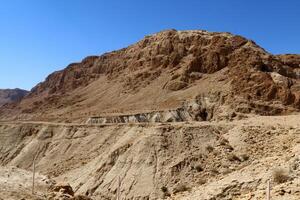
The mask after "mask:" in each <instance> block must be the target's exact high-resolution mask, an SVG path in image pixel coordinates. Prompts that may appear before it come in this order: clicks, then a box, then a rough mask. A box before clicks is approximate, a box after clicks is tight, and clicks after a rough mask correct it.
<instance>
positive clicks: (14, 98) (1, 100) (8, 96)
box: [0, 89, 29, 107]
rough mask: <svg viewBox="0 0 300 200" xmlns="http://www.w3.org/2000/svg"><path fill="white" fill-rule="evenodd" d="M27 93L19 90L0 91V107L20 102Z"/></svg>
mask: <svg viewBox="0 0 300 200" xmlns="http://www.w3.org/2000/svg"><path fill="white" fill-rule="evenodd" d="M28 93H29V92H28V91H26V90H21V89H5V90H0V107H1V106H2V105H4V104H6V103H13V102H18V101H21V100H22V99H23V97H24V96H26V95H27V94H28Z"/></svg>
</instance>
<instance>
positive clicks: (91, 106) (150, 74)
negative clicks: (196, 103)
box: [0, 30, 300, 121]
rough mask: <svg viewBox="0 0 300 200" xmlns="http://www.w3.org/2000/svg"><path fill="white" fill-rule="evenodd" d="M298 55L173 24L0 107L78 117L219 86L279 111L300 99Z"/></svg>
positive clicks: (253, 108) (157, 105)
mask: <svg viewBox="0 0 300 200" xmlns="http://www.w3.org/2000/svg"><path fill="white" fill-rule="evenodd" d="M299 63H300V62H299V56H298V55H279V56H274V55H271V54H269V53H268V52H266V51H265V50H264V49H262V48H261V47H259V46H258V45H256V44H255V43H254V42H253V41H250V40H247V39H245V38H243V37H241V36H235V35H232V34H229V33H210V32H206V31H176V30H168V31H163V32H160V33H157V34H154V35H151V36H146V37H145V38H144V39H143V40H141V41H139V42H138V43H136V44H134V45H131V46H129V47H127V48H124V49H121V50H118V51H114V52H111V53H106V54H104V55H102V56H91V57H87V58H85V59H84V60H82V62H80V63H73V64H70V65H69V66H68V67H67V68H66V69H64V70H62V71H58V72H55V73H53V74H51V75H49V76H48V77H47V79H46V80H45V81H44V82H42V83H40V84H38V85H37V86H36V87H34V88H33V89H32V91H31V92H30V94H29V95H28V96H27V97H26V98H25V99H24V100H22V101H21V102H20V103H18V104H16V105H8V106H6V107H5V108H4V109H2V110H1V111H0V113H1V118H6V117H8V116H9V115H10V116H11V117H14V116H19V117H21V118H26V119H42V118H43V119H45V120H57V119H61V120H62V119H69V120H72V121H74V120H80V119H86V118H87V117H88V116H94V115H103V114H107V113H108V114H111V113H121V114H124V113H125V114H126V113H128V112H138V113H141V112H149V111H153V110H165V109H174V108H177V107H180V106H181V104H182V102H184V101H186V100H189V99H195V98H196V97H197V96H199V95H204V96H205V95H207V96H209V94H211V93H213V94H219V97H220V98H221V99H223V101H224V102H223V103H224V104H226V105H228V106H229V107H233V108H237V109H238V110H237V111H238V112H243V113H245V112H246V113H249V112H256V113H262V114H278V113H282V112H288V111H290V110H293V109H299V107H300V100H299V99H300V97H299V96H300V89H299V88H300V82H299V80H300V74H299V69H300V67H299ZM145 97H147V98H146V99H145ZM9 113H11V114H9Z"/></svg>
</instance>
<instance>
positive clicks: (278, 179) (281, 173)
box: [273, 169, 290, 184]
mask: <svg viewBox="0 0 300 200" xmlns="http://www.w3.org/2000/svg"><path fill="white" fill-rule="evenodd" d="M289 178H290V177H289V175H288V172H287V171H285V170H284V169H276V170H274V172H273V180H274V182H275V183H278V184H280V183H285V182H287V181H288V180H289Z"/></svg>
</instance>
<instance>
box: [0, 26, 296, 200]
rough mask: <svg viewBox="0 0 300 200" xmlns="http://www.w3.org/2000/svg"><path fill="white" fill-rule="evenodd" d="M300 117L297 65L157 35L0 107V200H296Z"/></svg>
mask: <svg viewBox="0 0 300 200" xmlns="http://www.w3.org/2000/svg"><path fill="white" fill-rule="evenodd" d="M299 109H300V55H296V54H285V55H272V54H270V53H268V52H267V51H265V50H264V49H263V48H262V47H260V46H258V45H257V44H256V43H255V42H254V41H251V40H249V39H246V38H244V37H242V36H237V35H233V34H230V33H217V32H207V31H201V30H194V31H176V30H167V31H162V32H159V33H156V34H153V35H149V36H146V37H145V38H144V39H142V40H141V41H139V42H137V43H135V44H133V45H130V46H129V47H127V48H124V49H120V50H117V51H113V52H110V53H106V54H103V55H101V56H89V57H87V58H85V59H83V60H82V61H81V62H79V63H73V64H70V65H69V66H67V67H66V68H65V69H63V70H61V71H57V72H54V73H52V74H50V75H49V76H48V77H47V78H46V79H45V81H44V82H42V83H40V84H38V85H37V86H35V87H34V88H33V89H32V90H31V91H30V92H29V94H27V95H26V96H25V97H24V98H17V100H16V101H13V102H6V104H4V105H3V106H2V107H0V200H20V199H26V200H27V199H34V200H45V199H49V200H57V199H58V200H62V199H69V200H76V199H77V200H91V199H92V200H116V199H122V200H156V199H169V200H196V199H197V200H260V199H266V188H267V183H268V182H270V184H271V191H270V193H271V196H272V199H274V200H298V199H299V198H300V189H299V188H300V187H299V186H300V179H299V175H300V156H299V155H300V146H299V144H300V138H299V136H300V113H299ZM33 166H35V169H36V173H35V192H34V193H33V192H32V176H33V171H32V170H33Z"/></svg>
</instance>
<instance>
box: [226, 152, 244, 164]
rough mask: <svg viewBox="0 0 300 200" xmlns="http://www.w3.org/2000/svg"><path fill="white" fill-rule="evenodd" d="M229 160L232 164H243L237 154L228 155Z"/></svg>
mask: <svg viewBox="0 0 300 200" xmlns="http://www.w3.org/2000/svg"><path fill="white" fill-rule="evenodd" d="M227 159H228V160H229V161H231V162H234V161H239V162H241V159H240V158H239V157H238V156H237V155H235V154H233V153H231V154H228V155H227Z"/></svg>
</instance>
